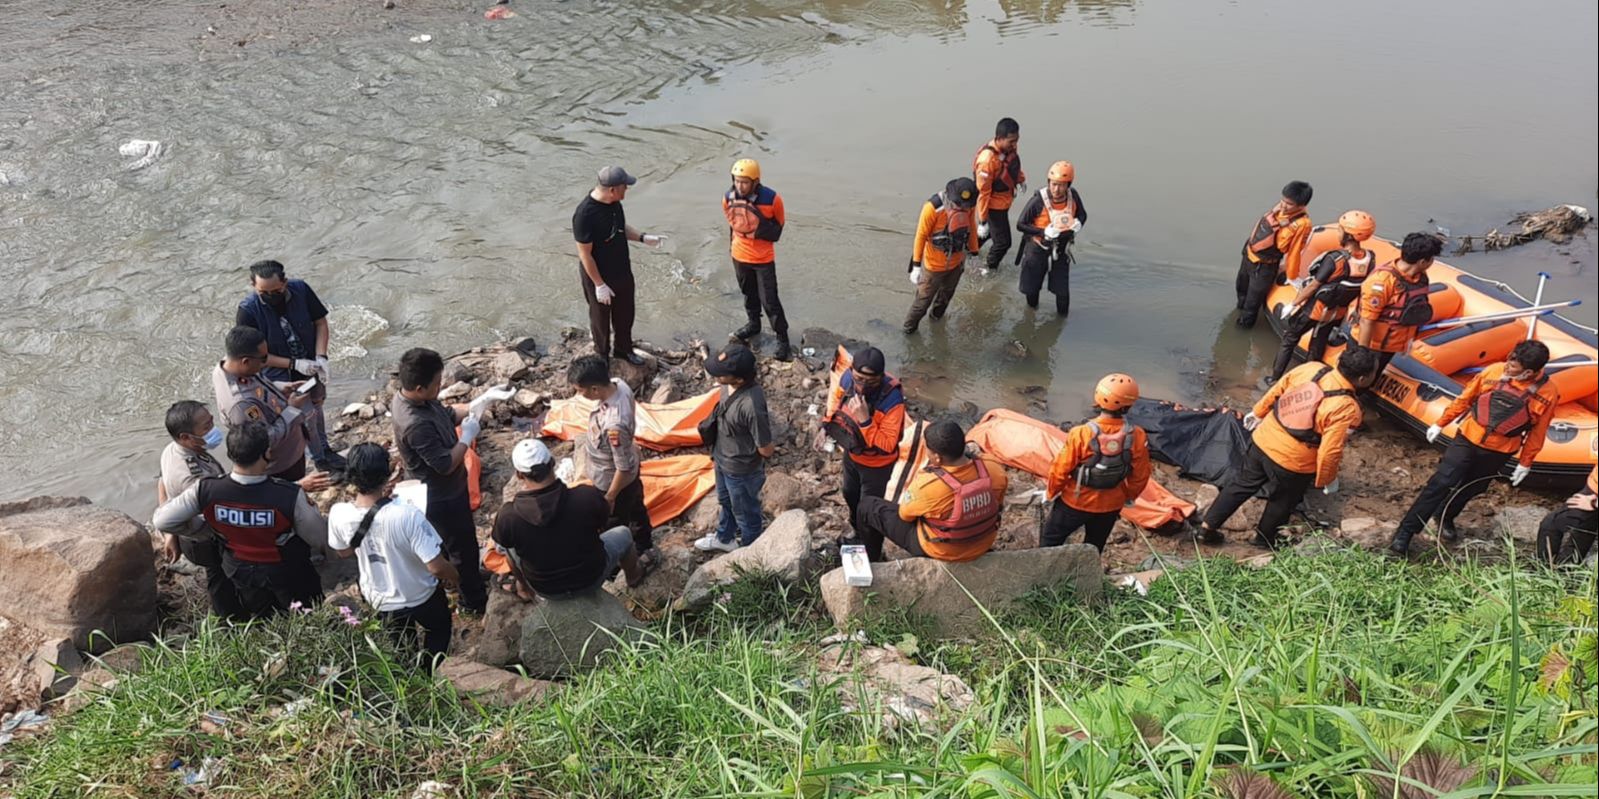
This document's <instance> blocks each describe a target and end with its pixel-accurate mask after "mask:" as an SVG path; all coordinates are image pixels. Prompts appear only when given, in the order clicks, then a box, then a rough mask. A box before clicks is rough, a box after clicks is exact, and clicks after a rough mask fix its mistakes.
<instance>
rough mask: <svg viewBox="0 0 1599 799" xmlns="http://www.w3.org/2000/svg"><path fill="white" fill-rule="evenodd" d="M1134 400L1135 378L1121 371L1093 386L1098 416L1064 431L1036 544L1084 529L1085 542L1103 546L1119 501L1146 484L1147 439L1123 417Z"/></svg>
mask: <svg viewBox="0 0 1599 799" xmlns="http://www.w3.org/2000/svg"><path fill="white" fill-rule="evenodd" d="M1136 401H1138V383H1137V382H1136V381H1134V380H1133V379H1132V378H1131V377H1128V376H1127V375H1123V374H1113V375H1106V376H1105V377H1104V378H1103V379H1101V380H1100V381H1099V385H1098V386H1095V387H1094V406H1095V407H1096V408H1098V409H1099V416H1098V417H1096V418H1094V419H1092V420H1090V421H1089V422H1087V423H1086V424H1080V425H1078V426H1076V427H1073V428H1072V429H1071V430H1069V431H1067V433H1066V443H1065V445H1064V446H1062V447H1061V449H1060V453H1059V454H1058V455H1056V456H1055V462H1054V463H1053V464H1051V465H1050V467H1049V482H1048V487H1047V488H1046V489H1045V491H1046V493H1047V494H1048V495H1049V496H1052V497H1054V498H1055V503H1054V505H1053V506H1052V507H1051V508H1050V511H1049V519H1048V520H1046V521H1045V522H1044V529H1043V531H1042V532H1041V533H1040V534H1039V536H1038V544H1039V546H1046V547H1058V546H1060V545H1061V544H1064V543H1066V538H1067V537H1068V536H1070V535H1071V534H1072V533H1075V532H1077V528H1079V527H1081V528H1083V543H1086V544H1093V545H1094V549H1097V550H1099V551H1100V552H1104V551H1105V541H1106V539H1108V538H1110V530H1111V528H1112V527H1114V526H1115V525H1116V517H1117V516H1119V515H1121V510H1122V506H1123V505H1125V504H1127V503H1129V502H1132V501H1133V500H1134V499H1137V498H1138V495H1139V494H1142V493H1144V486H1146V485H1149V472H1150V466H1149V438H1148V435H1147V434H1146V433H1144V430H1143V428H1141V427H1138V426H1136V425H1130V424H1128V423H1127V422H1126V420H1125V419H1123V418H1122V417H1124V416H1126V415H1127V409H1128V408H1131V407H1133V403H1134V402H1136Z"/></svg>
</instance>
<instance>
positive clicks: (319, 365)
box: [316, 357, 333, 383]
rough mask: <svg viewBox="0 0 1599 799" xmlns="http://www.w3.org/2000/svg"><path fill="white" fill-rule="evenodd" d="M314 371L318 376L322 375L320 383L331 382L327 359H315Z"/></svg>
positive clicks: (331, 375)
mask: <svg viewBox="0 0 1599 799" xmlns="http://www.w3.org/2000/svg"><path fill="white" fill-rule="evenodd" d="M316 371H317V373H318V374H320V375H322V382H324V383H331V382H333V373H332V372H330V371H328V359H327V358H321V357H319V358H317V359H316Z"/></svg>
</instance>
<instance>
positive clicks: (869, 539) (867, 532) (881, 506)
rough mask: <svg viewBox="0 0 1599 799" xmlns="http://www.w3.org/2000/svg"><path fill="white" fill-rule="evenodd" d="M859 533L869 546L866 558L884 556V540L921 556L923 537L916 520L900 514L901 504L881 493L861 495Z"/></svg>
mask: <svg viewBox="0 0 1599 799" xmlns="http://www.w3.org/2000/svg"><path fill="white" fill-rule="evenodd" d="M859 516H860V521H861V524H860V527H859V528H858V529H859V530H860V537H861V543H862V544H864V545H865V546H866V559H867V560H870V561H873V562H874V563H875V562H881V561H882V560H883V541H884V540H885V539H886V540H889V541H893V542H894V543H896V544H898V545H899V547H900V549H903V550H905V551H906V552H909V553H911V555H912V556H914V557H918V558H922V557H926V556H927V553H925V552H923V551H922V539H921V536H919V535H918V534H917V532H916V523H915V522H907V521H905V520H904V519H901V518H900V517H899V506H898V505H895V504H894V503H892V502H889V501H888V500H886V499H883V498H882V497H862V498H861V505H860V514H859Z"/></svg>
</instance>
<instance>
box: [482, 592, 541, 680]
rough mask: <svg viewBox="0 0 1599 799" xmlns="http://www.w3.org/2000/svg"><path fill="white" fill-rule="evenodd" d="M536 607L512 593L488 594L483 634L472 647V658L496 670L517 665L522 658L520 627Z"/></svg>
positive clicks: (536, 604)
mask: <svg viewBox="0 0 1599 799" xmlns="http://www.w3.org/2000/svg"><path fill="white" fill-rule="evenodd" d="M537 606H538V603H537V602H529V601H528V600H526V599H523V598H521V597H519V596H517V595H516V594H515V593H513V592H511V591H501V590H498V589H496V590H493V591H490V592H489V605H488V607H487V608H486V609H485V610H484V611H483V631H482V632H480V633H478V638H477V643H476V645H474V646H473V648H472V652H471V656H472V659H473V660H476V661H478V662H479V663H486V664H488V665H490V666H496V667H499V666H509V665H511V664H513V663H516V662H517V659H518V658H520V657H521V655H522V653H521V642H522V624H523V623H524V622H526V621H527V617H528V616H531V615H532V614H533V609H534V608H535V607H537Z"/></svg>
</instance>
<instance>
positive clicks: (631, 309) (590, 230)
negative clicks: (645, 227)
mask: <svg viewBox="0 0 1599 799" xmlns="http://www.w3.org/2000/svg"><path fill="white" fill-rule="evenodd" d="M637 182H638V178H635V177H633V176H632V175H629V174H628V173H627V170H625V169H623V168H621V167H619V166H608V167H606V168H604V169H601V170H600V176H599V184H598V185H596V186H595V187H594V190H593V191H590V192H589V193H588V196H587V197H584V198H583V202H581V203H579V204H578V206H577V212H576V213H574V214H572V238H573V239H575V240H576V241H577V258H578V260H579V261H580V262H582V265H583V271H582V275H581V279H582V283H583V299H585V300H587V301H588V305H589V332H590V334H592V335H593V336H594V352H595V353H596V354H598V355H599V356H600V357H602V358H625V359H627V361H628V362H629V363H632V364H633V365H634V366H642V365H643V364H644V358H643V357H642V356H640V355H639V354H638V353H636V352H634V351H633V317H634V314H635V311H636V305H635V303H634V285H633V261H632V259H631V256H630V255H629V254H628V251H627V243H628V242H630V241H636V242H639V243H641V244H643V245H644V246H646V247H659V246H661V241H662V240H664V239H665V238H666V237H665V236H657V235H655V234H653V233H640V232H638V231H637V230H634V229H633V228H632V227H631V226H629V225H628V224H627V217H626V216H625V215H624V214H623V213H622V198H624V197H626V196H627V187H629V186H631V185H633V184H635V183H637ZM613 331H614V332H615V338H614V339H613V338H612V332H613Z"/></svg>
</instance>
